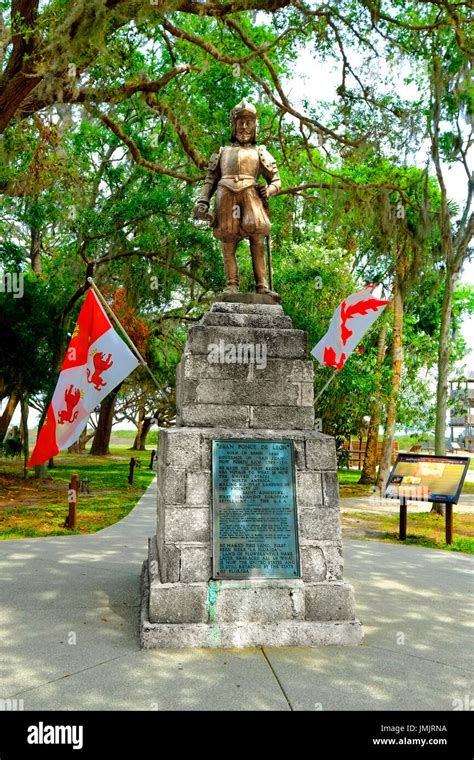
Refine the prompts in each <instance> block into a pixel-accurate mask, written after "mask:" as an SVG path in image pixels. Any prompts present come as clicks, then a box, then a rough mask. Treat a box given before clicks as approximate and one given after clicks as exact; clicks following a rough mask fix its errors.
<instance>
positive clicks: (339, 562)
mask: <svg viewBox="0 0 474 760" xmlns="http://www.w3.org/2000/svg"><path fill="white" fill-rule="evenodd" d="M322 549H323V552H324V557H325V559H326V565H327V569H328V575H327V579H328V581H339V580H342V574H343V570H344V559H343V556H342V541H335V542H331V543H325V544H324V545H322Z"/></svg>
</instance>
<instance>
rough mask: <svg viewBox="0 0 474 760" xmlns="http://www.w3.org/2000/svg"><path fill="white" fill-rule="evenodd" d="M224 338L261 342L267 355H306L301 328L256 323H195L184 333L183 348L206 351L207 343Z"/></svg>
mask: <svg viewBox="0 0 474 760" xmlns="http://www.w3.org/2000/svg"><path fill="white" fill-rule="evenodd" d="M220 340H224V341H225V342H226V343H227V344H229V343H233V344H234V345H237V344H238V343H260V344H262V343H265V344H266V352H267V357H274V358H280V359H306V357H307V337H306V333H305V332H304V331H303V330H273V329H272V330H270V329H267V330H265V329H262V328H259V327H255V328H252V327H216V326H212V327H206V326H205V325H195V326H194V327H191V329H190V330H189V333H188V341H187V343H186V350H187V351H189V352H191V353H193V354H205V355H206V356H207V355H208V354H209V350H210V345H211V344H214V345H216V344H218V343H219V341H220Z"/></svg>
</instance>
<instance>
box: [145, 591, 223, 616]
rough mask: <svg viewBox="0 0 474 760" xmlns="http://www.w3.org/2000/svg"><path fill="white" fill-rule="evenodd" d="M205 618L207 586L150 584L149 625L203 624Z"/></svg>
mask: <svg viewBox="0 0 474 760" xmlns="http://www.w3.org/2000/svg"><path fill="white" fill-rule="evenodd" d="M207 618H208V614H207V584H189V583H188V584H181V583H157V582H153V583H151V584H150V598H149V619H150V622H151V623H205V622H207Z"/></svg>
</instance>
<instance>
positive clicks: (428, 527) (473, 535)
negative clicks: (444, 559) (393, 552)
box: [341, 502, 474, 554]
mask: <svg viewBox="0 0 474 760" xmlns="http://www.w3.org/2000/svg"><path fill="white" fill-rule="evenodd" d="M341 507H342V509H343V508H344V502H342V503H341ZM444 526H445V522H444V517H442V516H441V515H436V514H431V513H430V512H411V513H410V509H408V522H407V537H406V540H405V541H399V539H398V528H399V517H398V515H382V514H376V513H374V512H343V513H342V532H343V536H344V537H346V538H368V539H375V540H377V541H388V542H389V543H396V544H398V543H404V544H412V545H413V546H424V547H428V548H430V549H445V550H448V551H453V552H465V553H466V554H474V514H459V513H458V514H456V512H454V514H453V543H452V544H449V545H448V544H446V543H445V540H444V539H445V534H444Z"/></svg>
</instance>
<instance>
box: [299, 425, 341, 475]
mask: <svg viewBox="0 0 474 760" xmlns="http://www.w3.org/2000/svg"><path fill="white" fill-rule="evenodd" d="M306 467H307V468H308V470H333V471H335V470H336V468H337V463H336V442H335V441H334V439H333V438H329V436H323V435H322V434H321V437H320V438H319V437H318V438H308V440H307V441H306Z"/></svg>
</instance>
